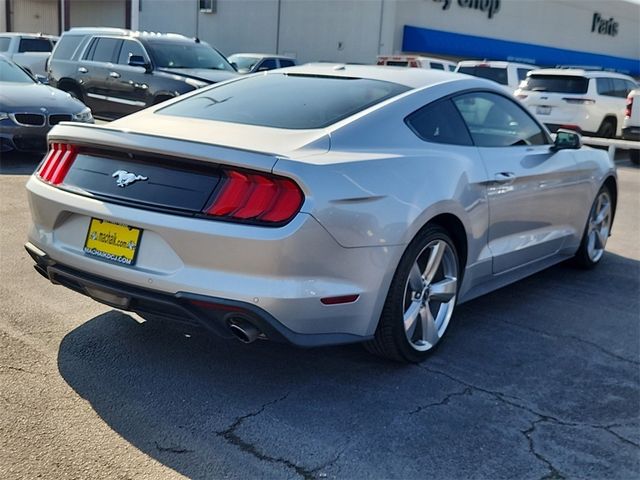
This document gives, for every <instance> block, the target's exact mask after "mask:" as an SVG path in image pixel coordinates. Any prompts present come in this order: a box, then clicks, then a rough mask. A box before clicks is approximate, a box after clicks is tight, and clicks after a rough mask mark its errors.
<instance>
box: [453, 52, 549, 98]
mask: <svg viewBox="0 0 640 480" xmlns="http://www.w3.org/2000/svg"><path fill="white" fill-rule="evenodd" d="M536 68H538V67H536V66H535V65H529V64H527V63H514V62H499V61H490V62H488V61H486V60H485V61H477V60H464V61H462V62H459V63H458V67H457V68H456V72H458V73H466V74H467V75H473V76H474V77H480V78H486V79H488V80H493V81H494V82H497V83H499V84H500V85H503V86H504V88H505V90H507V91H508V92H509V93H513V91H514V90H515V89H516V88H518V85H520V82H521V81H522V80H524V79H525V78H526V77H527V73H529V72H530V71H531V70H534V69H536Z"/></svg>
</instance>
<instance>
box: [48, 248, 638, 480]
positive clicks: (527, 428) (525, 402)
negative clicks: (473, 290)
mask: <svg viewBox="0 0 640 480" xmlns="http://www.w3.org/2000/svg"><path fill="white" fill-rule="evenodd" d="M639 273H640V262H638V261H635V260H631V259H628V258H624V257H621V256H618V255H614V254H607V256H606V257H605V259H603V262H602V264H601V265H600V266H599V268H598V269H596V270H594V271H581V270H577V269H574V268H572V267H570V266H567V265H564V264H563V265H559V266H556V267H554V268H551V269H549V270H547V271H544V272H541V273H539V274H537V275H535V276H533V277H530V278H528V279H525V280H523V281H521V282H518V283H517V284H514V285H511V286H509V287H506V288H503V289H501V290H499V291H497V292H494V293H492V294H489V295H487V296H485V297H482V298H479V299H477V300H475V301H472V302H470V303H468V304H465V305H461V306H459V308H458V309H457V313H456V315H455V317H454V320H455V321H454V323H453V324H452V326H451V327H450V332H449V334H448V337H447V339H446V341H444V342H443V343H442V345H441V346H440V347H439V348H438V349H437V351H436V353H435V354H434V355H433V356H431V357H430V359H429V360H427V361H426V362H424V363H423V364H421V365H418V366H416V365H400V364H395V363H392V362H386V361H383V360H380V359H377V358H376V357H373V356H371V355H369V354H368V353H366V352H365V351H364V349H362V348H361V347H360V346H358V345H353V346H340V347H331V348H317V349H309V350H304V349H297V348H294V347H291V346H287V345H280V344H275V343H269V342H255V343H253V344H251V345H243V344H240V343H238V342H229V341H223V340H220V339H217V338H212V337H209V336H207V335H205V334H204V333H199V332H197V331H192V332H188V333H186V334H185V332H183V331H181V330H180V329H178V328H175V329H174V328H170V329H167V328H166V327H164V326H162V325H161V324H154V323H151V322H145V323H139V322H137V321H136V320H134V319H133V318H132V317H131V316H129V315H125V314H123V313H120V312H117V311H111V312H108V313H105V314H103V315H100V316H97V317H95V318H93V319H91V320H89V321H87V322H86V323H84V324H83V325H81V326H80V327H78V328H77V329H75V330H73V331H72V332H70V333H69V334H68V335H66V337H65V338H64V339H63V341H62V343H61V345H60V349H59V355H58V367H59V371H60V373H61V375H62V377H63V378H64V379H65V381H66V382H67V383H68V384H69V385H70V386H71V387H72V388H73V389H74V390H75V391H76V392H77V393H78V394H79V395H80V396H81V397H83V398H84V399H86V400H87V401H89V402H90V404H91V405H92V407H93V409H94V410H95V411H96V413H97V414H98V415H99V416H100V417H101V418H102V419H103V420H104V421H105V422H106V423H107V425H109V426H110V427H111V428H112V429H113V430H114V431H115V432H117V433H118V434H119V435H121V436H122V437H123V438H124V439H126V440H127V441H128V442H130V443H131V444H132V445H134V446H135V447H136V448H138V449H140V450H141V451H143V452H145V453H146V454H148V455H149V456H151V457H152V458H154V459H156V460H157V461H159V462H161V463H162V464H164V465H166V466H167V467H169V468H171V469H173V470H175V471H177V472H179V473H181V474H183V475H186V476H187V477H190V478H220V477H229V478H256V477H263V478H296V477H298V478H299V477H303V478H305V479H311V478H325V477H328V478H334V477H340V478H364V477H368V478H424V476H425V471H429V472H432V473H435V476H436V477H439V478H462V477H468V476H474V477H477V478H488V477H493V478H504V477H511V478H513V477H517V478H525V477H536V478H541V477H543V476H545V475H548V474H550V473H554V472H555V473H558V472H559V473H561V474H563V475H569V476H572V475H577V476H580V472H581V471H582V473H584V471H587V470H585V469H587V468H588V471H589V472H590V475H591V474H593V475H594V477H600V476H603V477H609V478H624V477H625V476H627V478H630V477H632V476H635V475H636V474H637V473H638V470H639V469H640V465H639V464H638V455H637V453H638V449H637V444H638V443H640V438H637V437H638V411H637V408H636V407H637V405H638V404H639V402H640V390H639V383H640V379H639V378H638V377H639V375H638V370H639V368H638V366H639V365H640V361H639V355H640V353H639V351H638V349H639V347H638V344H639V343H640V342H639V341H638V340H639V338H640V330H639V327H638V321H637V318H638V312H639V311H640V305H639V301H638V295H637V292H638V289H639ZM633 444H636V447H634V446H633ZM436 445H438V446H439V447H437V448H436V447H435V446H436ZM454 447H455V448H454ZM487 448H488V450H487ZM436 450H437V452H438V453H437V455H436V454H435V451H436ZM489 450H490V451H491V452H492V453H491V454H490V455H489V454H488V451H489ZM429 452H431V453H432V455H431V454H429ZM541 459H542V460H541Z"/></svg>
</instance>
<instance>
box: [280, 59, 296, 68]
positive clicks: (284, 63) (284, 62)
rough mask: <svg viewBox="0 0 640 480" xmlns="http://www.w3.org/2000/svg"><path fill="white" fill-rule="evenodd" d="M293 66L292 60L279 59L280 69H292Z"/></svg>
mask: <svg viewBox="0 0 640 480" xmlns="http://www.w3.org/2000/svg"><path fill="white" fill-rule="evenodd" d="M295 64H296V62H294V61H293V60H287V59H286V58H281V59H280V68H285V67H293V66H295Z"/></svg>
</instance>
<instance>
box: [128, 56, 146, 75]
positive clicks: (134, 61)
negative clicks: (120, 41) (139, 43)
mask: <svg viewBox="0 0 640 480" xmlns="http://www.w3.org/2000/svg"><path fill="white" fill-rule="evenodd" d="M129 66H130V67H142V68H144V70H145V72H147V73H149V72H150V71H151V65H150V64H148V63H147V61H146V60H145V59H144V57H143V56H142V55H131V56H130V57H129Z"/></svg>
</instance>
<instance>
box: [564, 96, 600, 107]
mask: <svg viewBox="0 0 640 480" xmlns="http://www.w3.org/2000/svg"><path fill="white" fill-rule="evenodd" d="M562 100H564V101H565V102H567V103H571V104H573V105H593V104H594V103H596V101H595V100H593V99H591V98H571V97H564V98H563V99H562Z"/></svg>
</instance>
